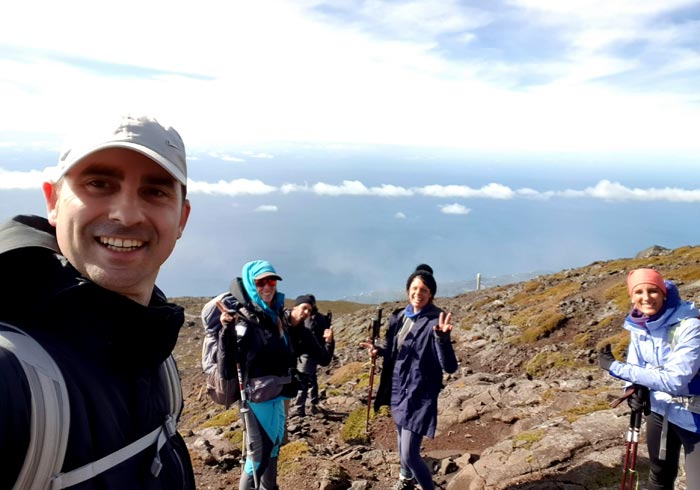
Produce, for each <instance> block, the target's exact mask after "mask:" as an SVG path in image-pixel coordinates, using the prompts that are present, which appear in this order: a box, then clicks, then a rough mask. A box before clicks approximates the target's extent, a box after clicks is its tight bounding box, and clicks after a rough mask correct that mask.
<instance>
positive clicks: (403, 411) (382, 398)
mask: <svg viewBox="0 0 700 490" xmlns="http://www.w3.org/2000/svg"><path fill="white" fill-rule="evenodd" d="M403 311H404V310H403V309H400V310H396V311H394V312H393V314H392V315H391V318H390V319H389V325H388V327H387V332H386V346H385V347H383V348H381V347H378V351H379V355H381V356H383V357H384V363H383V365H382V374H381V380H380V383H379V389H378V390H377V398H376V399H375V405H374V406H375V410H378V409H379V407H380V406H381V405H387V404H388V403H389V402H390V403H391V415H392V417H393V419H394V422H396V424H397V425H399V426H400V427H403V428H405V429H408V430H410V431H412V432H416V433H418V434H420V435H423V436H428V437H430V438H433V437H434V436H435V427H436V426H437V399H438V395H439V394H440V390H441V389H442V373H443V371H444V372H447V373H454V372H455V371H456V370H457V358H456V356H455V352H454V349H453V348H452V343H451V342H450V337H449V336H446V337H438V336H437V335H436V334H435V332H434V331H433V327H434V326H435V325H437V324H438V319H439V316H440V312H441V311H442V310H441V309H440V308H438V307H436V306H435V305H433V304H432V303H431V304H429V305H428V306H426V307H425V308H423V310H422V311H421V312H420V313H419V314H418V316H417V317H415V318H414V320H415V325H414V326H413V328H412V329H411V332H410V333H409V334H408V336H407V337H406V339H405V340H404V342H403V345H402V346H401V349H400V350H398V351H397V348H396V347H397V336H398V332H399V330H401V326H402V324H403V319H404V314H403Z"/></svg>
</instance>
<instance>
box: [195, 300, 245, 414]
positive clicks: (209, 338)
mask: <svg viewBox="0 0 700 490" xmlns="http://www.w3.org/2000/svg"><path fill="white" fill-rule="evenodd" d="M231 296H232V295H231V293H229V292H226V293H221V294H219V295H218V296H215V297H214V298H212V299H211V300H209V301H208V302H207V303H206V304H205V305H204V306H203V307H202V325H203V326H204V334H205V335H204V340H203V341H202V369H203V370H204V373H205V374H206V386H205V388H206V390H207V394H208V395H209V398H210V399H211V400H212V401H213V402H215V403H218V404H219V405H224V406H225V407H226V408H228V407H229V406H230V405H232V404H233V403H235V402H237V401H239V400H240V399H241V390H240V384H239V382H238V379H237V378H236V379H225V378H224V377H223V376H222V375H221V372H220V369H219V357H220V355H221V354H220V353H221V352H223V349H222V346H221V345H220V342H221V332H222V331H223V325H222V324H221V320H220V319H221V311H219V308H218V307H217V302H219V301H224V300H225V299H226V298H230V297H231ZM231 328H235V327H234V326H233V325H232V326H231Z"/></svg>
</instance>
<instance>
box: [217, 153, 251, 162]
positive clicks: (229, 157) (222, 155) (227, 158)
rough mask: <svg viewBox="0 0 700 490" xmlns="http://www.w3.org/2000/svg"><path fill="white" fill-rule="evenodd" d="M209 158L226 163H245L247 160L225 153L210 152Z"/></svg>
mask: <svg viewBox="0 0 700 490" xmlns="http://www.w3.org/2000/svg"><path fill="white" fill-rule="evenodd" d="M209 156H210V157H213V158H218V159H219V160H223V161H224V162H245V158H240V157H237V156H234V155H227V154H225V153H219V152H215V151H211V152H209Z"/></svg>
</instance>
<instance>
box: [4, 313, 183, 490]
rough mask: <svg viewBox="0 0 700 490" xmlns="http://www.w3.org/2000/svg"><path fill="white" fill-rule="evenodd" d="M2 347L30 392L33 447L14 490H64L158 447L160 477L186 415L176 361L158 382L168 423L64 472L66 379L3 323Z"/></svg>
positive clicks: (154, 469) (39, 348) (41, 352)
mask: <svg viewBox="0 0 700 490" xmlns="http://www.w3.org/2000/svg"><path fill="white" fill-rule="evenodd" d="M0 348H4V349H7V350H8V351H10V352H12V353H13V354H14V355H15V357H17V359H18V360H19V362H20V365H21V366H22V369H23V370H24V373H25V377H26V379H27V382H28V384H29V390H30V394H31V417H30V421H31V422H30V433H29V446H28V448H27V454H26V456H25V458H24V463H23V465H22V469H21V471H20V473H19V475H18V477H17V480H16V482H15V485H14V487H13V490H60V489H62V488H67V487H71V486H73V485H77V484H78V483H82V482H84V481H86V480H89V479H91V478H93V477H95V476H97V475H99V474H101V473H103V472H104V471H107V470H108V469H110V468H112V467H114V466H116V465H118V464H120V463H122V462H124V461H126V460H127V459H129V458H131V457H132V456H135V455H136V454H139V453H140V452H142V451H144V450H146V449H148V448H150V447H152V446H153V445H154V444H157V446H156V448H157V451H156V456H155V458H154V460H153V463H152V464H151V472H152V473H153V475H154V476H158V473H160V469H161V467H162V464H161V462H160V456H159V455H160V449H161V448H162V447H163V445H164V444H165V442H166V441H167V440H168V439H169V438H170V437H171V436H172V435H174V434H175V433H176V431H177V428H176V424H177V420H178V419H179V417H180V412H181V411H182V404H183V400H182V386H181V385H180V376H179V374H178V372H177V365H176V364H175V359H174V358H173V357H172V355H171V356H169V357H168V358H167V359H166V360H165V362H163V364H161V366H160V378H161V380H162V381H163V383H164V384H165V387H166V393H167V397H168V412H169V413H168V415H167V416H166V419H165V421H164V423H163V424H162V425H161V426H159V427H156V428H155V429H154V430H152V431H151V432H149V433H148V434H146V435H145V436H143V437H141V438H140V439H138V440H136V441H134V442H132V443H131V444H128V445H127V446H125V447H123V448H121V449H119V450H117V451H115V452H113V453H112V454H108V455H107V456H105V457H103V458H101V459H99V460H97V461H93V462H92V463H88V464H86V465H84V466H81V467H80V468H76V469H74V470H72V471H69V472H68V473H61V472H60V471H61V468H62V467H63V459H64V457H65V454H66V447H67V445H68V432H69V428H70V405H69V401H68V390H67V388H66V383H65V380H64V379H63V375H62V374H61V370H60V369H59V367H58V365H57V364H56V362H55V361H54V360H53V358H52V357H51V355H50V354H49V353H48V352H46V350H45V349H44V348H43V347H42V346H41V345H40V344H39V343H38V342H37V341H36V340H34V339H33V338H32V337H31V336H30V335H28V334H26V333H25V332H23V331H22V330H21V329H19V328H17V327H14V326H12V325H8V324H6V323H2V322H0Z"/></svg>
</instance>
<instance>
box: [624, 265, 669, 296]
mask: <svg viewBox="0 0 700 490" xmlns="http://www.w3.org/2000/svg"><path fill="white" fill-rule="evenodd" d="M640 284H653V285H654V286H656V287H657V288H659V289H660V290H661V291H662V292H663V293H664V296H666V284H664V278H663V277H661V274H659V273H658V272H656V271H655V270H654V269H635V270H633V271H630V273H629V274H628V275H627V290H628V291H629V293H630V297H631V296H632V291H634V288H636V287H637V286H639V285H640Z"/></svg>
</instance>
